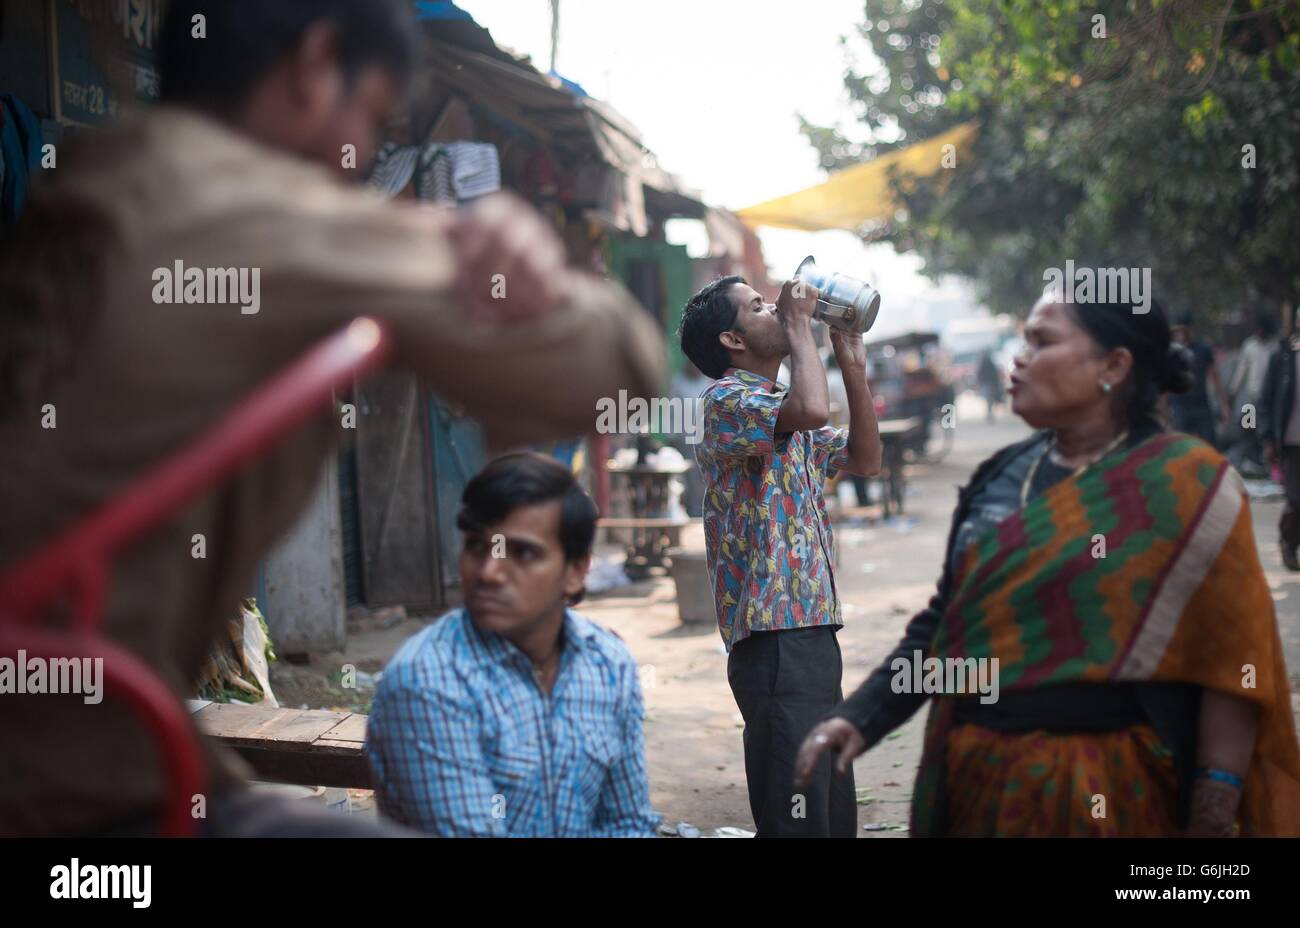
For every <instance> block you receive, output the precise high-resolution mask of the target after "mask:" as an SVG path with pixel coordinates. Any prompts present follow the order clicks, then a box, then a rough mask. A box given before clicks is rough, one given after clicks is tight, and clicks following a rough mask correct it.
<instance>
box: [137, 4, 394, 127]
mask: <svg viewBox="0 0 1300 928" xmlns="http://www.w3.org/2000/svg"><path fill="white" fill-rule="evenodd" d="M200 14H201V15H202V16H203V17H204V35H203V37H202V38H199V37H196V36H195V35H194V29H195V26H194V22H193V19H194V17H195V16H197V15H200ZM322 20H323V21H326V22H329V23H332V24H333V25H334V26H336V27H337V29H338V54H339V64H340V66H341V67H342V69H343V74H344V77H345V79H346V80H348V81H349V82H351V81H352V80H353V79H354V78H355V77H356V76H357V74H358V73H359V72H360V71H361V70H362V69H363V68H365V67H367V66H369V65H378V66H379V67H381V68H382V69H383V70H384V71H387V72H388V73H389V74H391V75H393V76H394V77H395V78H398V79H399V81H403V82H404V81H405V79H406V78H407V77H408V76H409V75H410V73H411V70H412V69H413V68H414V66H415V62H416V58H417V55H418V51H419V44H418V39H419V32H418V30H417V28H416V25H415V20H414V17H413V16H412V14H411V11H410V4H409V3H402V2H399V0H220V2H217V3H213V2H211V0H172V3H171V6H170V9H169V11H168V13H167V18H166V20H165V21H164V22H163V26H162V30H161V33H160V34H159V38H158V70H159V73H160V78H161V96H162V99H163V100H164V101H165V102H172V103H184V104H189V105H193V106H201V107H207V108H213V109H228V108H231V107H235V106H238V105H239V104H241V103H243V102H244V101H245V100H246V99H247V98H248V95H249V93H250V92H251V91H252V90H253V87H254V86H255V85H256V84H257V82H258V81H259V80H261V79H262V78H263V77H264V76H265V75H266V73H267V72H268V71H270V70H271V68H272V67H273V66H274V65H275V63H276V62H277V61H279V60H280V59H281V58H283V57H284V56H285V55H287V54H289V53H290V52H292V51H293V49H294V48H296V47H297V45H298V43H299V42H300V41H301V40H302V37H303V34H304V33H305V32H306V31H307V29H308V27H309V26H311V25H312V24H314V23H317V22H321V21H322Z"/></svg>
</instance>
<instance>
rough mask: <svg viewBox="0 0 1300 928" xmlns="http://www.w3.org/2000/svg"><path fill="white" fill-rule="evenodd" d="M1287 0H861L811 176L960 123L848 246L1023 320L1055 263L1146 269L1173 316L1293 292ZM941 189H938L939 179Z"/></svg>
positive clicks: (1292, 91)
mask: <svg viewBox="0 0 1300 928" xmlns="http://www.w3.org/2000/svg"><path fill="white" fill-rule="evenodd" d="M1298 25H1300V0H1282V2H1279V0H1110V2H1107V0H1101V2H1096V3H1083V2H1080V0H869V2H867V3H866V4H865V11H864V19H863V22H862V23H861V24H859V25H858V26H857V30H858V34H859V35H860V36H861V37H863V38H864V39H866V40H867V42H869V44H870V47H871V50H872V52H873V53H874V60H873V61H871V62H870V64H871V67H870V68H869V69H867V70H859V69H858V68H857V67H856V66H851V67H850V68H849V70H848V73H846V75H845V86H846V87H847V89H848V91H849V93H850V95H851V96H852V98H853V99H854V101H855V102H856V103H857V105H858V106H859V107H860V114H861V119H862V125H860V126H857V127H854V129H853V130H852V131H841V130H840V129H837V128H831V127H823V126H814V125H810V124H807V123H804V126H803V128H804V132H805V134H806V136H807V137H808V139H809V141H810V142H811V143H812V144H813V145H814V147H815V148H816V149H817V150H818V152H819V153H820V154H821V157H822V163H823V165H825V166H826V167H827V168H828V169H837V168H841V167H845V166H847V165H849V164H853V163H856V162H859V161H863V160H867V159H869V158H872V157H874V156H876V155H877V154H879V153H882V152H885V151H888V150H890V149H893V148H896V147H899V146H905V145H910V144H912V143H914V142H916V141H918V140H921V139H925V138H929V137H931V136H934V135H937V134H938V133H940V132H943V131H944V130H946V129H948V128H951V127H952V126H954V125H957V124H959V123H962V122H966V121H970V120H974V121H975V122H976V123H977V124H978V126H979V135H978V138H977V140H976V142H975V143H974V144H973V146H972V148H971V150H970V151H969V152H967V153H966V154H965V155H964V156H963V157H962V158H961V159H960V162H959V163H958V164H957V166H956V168H955V169H954V170H953V172H952V174H951V175H946V176H945V172H942V171H941V172H940V174H939V175H938V176H937V177H936V179H934V180H931V181H922V182H919V183H909V184H907V185H906V186H904V185H901V184H900V185H897V190H898V195H899V197H900V200H901V201H902V202H903V203H904V204H905V206H906V209H905V210H904V211H903V213H902V214H901V215H900V216H898V217H895V219H893V220H892V221H890V222H888V223H882V224H878V225H869V226H864V227H863V228H862V229H861V230H860V233H861V235H862V236H863V238H864V239H866V240H872V241H889V242H892V243H893V244H894V245H895V247H897V248H899V249H900V250H906V251H914V252H916V253H917V254H919V255H920V256H921V257H922V258H924V259H925V262H926V270H927V273H930V274H932V275H935V276H938V275H942V274H960V275H962V276H965V277H968V278H970V279H971V280H973V281H974V282H975V284H976V287H977V290H978V292H979V294H980V296H981V298H982V299H983V300H984V301H985V302H986V303H987V304H988V305H989V306H990V307H991V308H993V309H995V310H998V311H1012V312H1020V313H1023V312H1025V311H1026V310H1027V309H1028V307H1029V306H1030V305H1031V304H1032V302H1033V300H1034V299H1035V297H1036V296H1037V295H1038V294H1039V292H1040V291H1041V289H1042V284H1043V271H1044V270H1045V269H1046V268H1049V267H1064V265H1065V261H1066V259H1074V261H1075V263H1076V264H1080V265H1088V266H1101V265H1104V266H1122V267H1149V268H1151V269H1152V272H1153V275H1154V277H1155V280H1156V283H1157V290H1158V293H1159V294H1161V295H1162V297H1163V298H1164V299H1165V301H1166V302H1167V303H1168V304H1171V307H1172V308H1173V309H1175V310H1176V311H1178V312H1192V313H1194V314H1196V315H1199V316H1200V317H1202V318H1209V319H1213V318H1222V317H1224V316H1225V315H1231V314H1234V313H1236V312H1238V311H1240V310H1242V309H1243V308H1245V307H1247V306H1249V305H1251V304H1253V303H1257V302H1261V301H1262V302H1264V303H1266V304H1267V305H1269V306H1270V307H1273V308H1277V307H1280V306H1281V305H1282V304H1283V303H1285V302H1288V301H1289V302H1291V303H1292V304H1294V302H1295V299H1296V294H1297V289H1298V288H1300V33H1298V32H1297V31H1296V27H1297V26H1298ZM940 180H942V182H939V181H940Z"/></svg>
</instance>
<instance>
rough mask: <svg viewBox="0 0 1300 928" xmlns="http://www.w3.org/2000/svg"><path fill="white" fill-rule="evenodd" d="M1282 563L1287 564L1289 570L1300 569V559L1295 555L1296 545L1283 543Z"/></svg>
mask: <svg viewBox="0 0 1300 928" xmlns="http://www.w3.org/2000/svg"><path fill="white" fill-rule="evenodd" d="M1282 563H1283V564H1285V565H1286V569H1287V570H1295V571H1300V561H1297V560H1296V556H1295V545H1289V544H1287V543H1285V542H1283V543H1282Z"/></svg>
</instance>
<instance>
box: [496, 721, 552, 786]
mask: <svg viewBox="0 0 1300 928" xmlns="http://www.w3.org/2000/svg"><path fill="white" fill-rule="evenodd" d="M487 766H488V770H489V772H490V773H491V776H492V780H493V782H494V783H497V784H498V785H503V786H504V785H515V786H520V785H522V784H525V783H528V782H530V781H534V780H535V779H536V778H538V777H540V775H541V767H542V755H541V748H540V745H539V743H538V741H537V734H536V733H535V732H530V731H529V729H528V727H527V726H526V725H524V724H520V723H518V722H514V721H513V720H511V721H510V722H507V723H506V724H505V725H503V726H502V728H501V730H500V733H499V734H498V736H497V739H496V743H495V744H494V745H493V746H492V748H491V750H490V751H489V752H488V757H487Z"/></svg>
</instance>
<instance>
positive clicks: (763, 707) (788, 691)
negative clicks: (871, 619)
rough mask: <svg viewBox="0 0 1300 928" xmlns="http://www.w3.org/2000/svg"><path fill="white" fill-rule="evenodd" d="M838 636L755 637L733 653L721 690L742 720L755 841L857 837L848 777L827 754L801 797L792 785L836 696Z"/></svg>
mask: <svg viewBox="0 0 1300 928" xmlns="http://www.w3.org/2000/svg"><path fill="white" fill-rule="evenodd" d="M836 631H837V629H836V628H835V627H834V626H830V625H822V626H817V627H815V628H792V629H786V630H783V631H774V632H755V633H753V634H752V635H750V636H749V637H748V638H746V639H744V640H743V641H741V642H739V643H738V644H737V645H736V646H735V647H733V648H732V649H731V656H730V658H729V659H728V660H727V682H728V683H730V684H731V692H732V693H733V694H734V695H735V697H736V705H737V706H739V707H740V714H741V715H742V716H743V717H744V719H745V780H746V782H747V783H748V786H749V808H750V811H751V812H753V813H754V824H755V825H756V826H758V837H760V838H773V837H807V838H826V837H832V838H852V837H854V836H855V835H856V834H857V827H858V807H857V797H856V794H855V791H854V789H853V772H852V771H849V773H848V774H847V775H840V774H837V773H835V772H834V769H833V766H832V758H831V755H830V754H829V753H827V754H825V755H823V756H822V758H821V761H820V762H819V764H818V766H817V769H816V772H815V773H814V775H813V780H812V782H811V783H810V784H809V785H808V786H807V787H806V788H805V789H803V790H802V791H798V792H797V791H796V790H795V789H794V787H793V782H792V781H793V778H794V760H795V755H796V754H797V753H798V752H799V746H800V745H801V744H802V743H803V740H804V738H805V737H807V735H808V732H809V731H811V730H812V729H813V727H814V726H816V725H817V723H818V722H820V721H821V720H822V719H823V718H824V717H825V715H826V713H827V712H829V711H830V710H831V708H833V707H834V706H835V705H836V704H837V703H839V701H840V699H841V696H842V694H841V692H840V678H841V677H842V676H843V672H844V662H843V659H842V658H841V656H840V645H839V642H838V641H836V640H835V632H836Z"/></svg>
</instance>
